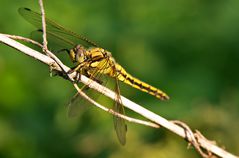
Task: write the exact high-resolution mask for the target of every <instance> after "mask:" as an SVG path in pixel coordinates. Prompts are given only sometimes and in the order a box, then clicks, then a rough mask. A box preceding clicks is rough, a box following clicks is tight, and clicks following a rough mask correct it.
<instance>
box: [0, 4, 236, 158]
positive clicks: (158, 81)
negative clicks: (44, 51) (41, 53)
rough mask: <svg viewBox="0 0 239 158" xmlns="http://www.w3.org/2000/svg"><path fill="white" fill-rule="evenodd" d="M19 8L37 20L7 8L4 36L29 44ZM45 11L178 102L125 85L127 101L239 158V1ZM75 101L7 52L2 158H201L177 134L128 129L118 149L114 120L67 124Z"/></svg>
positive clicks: (1, 23) (60, 83)
mask: <svg viewBox="0 0 239 158" xmlns="http://www.w3.org/2000/svg"><path fill="white" fill-rule="evenodd" d="M19 7H28V8H31V9H33V10H36V11H38V10H39V8H38V3H37V2H34V3H33V2H32V1H30V0H24V1H9V0H1V1H0V32H1V33H8V34H15V35H22V36H25V37H29V33H30V32H31V31H32V30H34V29H35V28H34V27H33V26H32V25H30V24H29V23H27V22H26V21H25V20H24V19H23V18H22V17H21V16H20V15H19V14H18V13H17V9H18V8H19ZM45 9H46V14H47V16H48V17H50V18H51V19H54V21H57V22H58V23H59V24H62V25H63V26H65V27H66V28H69V29H71V30H73V31H74V32H77V33H79V34H83V35H85V36H86V37H88V38H90V39H92V40H94V41H97V43H99V44H100V45H101V46H103V47H104V48H106V49H108V50H110V51H111V52H112V54H113V56H114V57H115V58H116V60H117V61H118V62H119V63H120V64H121V65H123V66H124V67H125V68H126V69H127V71H128V72H130V73H131V74H133V75H134V76H136V77H138V78H140V79H142V80H143V81H146V82H148V83H150V84H152V85H154V86H156V87H159V88H160V89H162V90H164V91H165V92H167V93H168V94H169V95H170V97H171V99H170V101H167V102H161V101H159V100H157V99H155V98H154V97H151V96H149V95H147V94H145V93H142V92H140V91H137V90H135V89H133V88H131V87H129V86H125V85H121V87H122V94H123V95H124V96H126V97H128V98H130V99H131V100H133V101H135V102H137V103H139V104H141V105H144V106H145V107H146V108H148V109H150V110H152V111H154V112H155V113H157V114H160V115H162V116H163V117H165V118H167V119H173V120H175V119H178V120H181V121H184V122H186V123H187V124H188V125H189V126H190V127H192V129H198V130H200V131H201V132H202V133H203V134H204V135H205V136H206V137H207V138H209V139H211V140H215V141H217V143H218V145H219V146H221V147H223V148H226V149H227V150H228V151H230V152H232V153H234V154H237V155H239V135H238V132H239V124H238V120H239V73H238V68H239V44H238V42H239V14H238V10H239V1H237V0H227V1H221V0H217V1H206V0H201V1H199V0H179V1H173V2H172V1H163V0H147V1H146V0H140V1H139V0H132V1H127V0H118V1H116V0H113V1H112V0H101V1H97V0H81V1H77V0H68V1H45ZM66 58H68V57H66ZM74 93H75V91H74V89H73V86H72V85H71V84H70V83H69V82H67V81H65V80H63V79H61V78H60V77H50V76H49V69H48V67H47V66H45V65H43V64H41V63H39V62H37V61H36V60H32V59H31V58H29V57H27V56H25V55H23V54H21V53H19V52H17V51H16V50H14V49H12V48H9V47H7V46H5V45H3V44H0V157H4V158H28V157H29V158H30V157H37V158H52V157H58V158H59V157H68V158H69V157H101V158H103V157H111V158H120V157H128V158H130V157H136V156H137V157H138V158H144V157H150V158H154V157H160V158H164V157H165V158H168V157H169V158H170V157H180V158H184V157H199V156H198V154H197V153H196V152H195V151H194V150H193V149H189V150H188V149H187V143H186V142H185V141H184V140H183V139H181V138H179V137H178V136H176V135H174V134H172V133H171V132H168V131H167V130H165V129H159V130H156V129H151V128H149V127H144V126H141V125H136V124H131V123H128V133H127V144H126V145H125V146H121V145H120V144H119V142H118V140H117V138H116V135H115V132H114V130H113V123H112V116H111V115H109V114H107V113H105V112H103V111H101V110H99V109H97V108H95V107H93V106H92V107H90V108H88V109H87V110H86V111H85V112H84V113H83V114H82V116H80V117H77V118H73V119H72V118H71V119H70V118H68V117H67V115H66V111H67V110H66V107H65V104H66V103H67V102H68V100H69V99H70V98H71V96H73V94H74ZM127 114H128V115H131V116H134V117H139V116H138V115H137V114H135V113H133V112H131V111H129V110H127Z"/></svg>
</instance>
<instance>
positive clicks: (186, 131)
mask: <svg viewBox="0 0 239 158" xmlns="http://www.w3.org/2000/svg"><path fill="white" fill-rule="evenodd" d="M0 42H2V43H5V44H6V45H8V46H10V47H13V48H15V49H17V50H19V52H22V53H24V54H26V55H28V56H31V57H33V58H35V59H37V60H39V61H41V62H42V63H44V64H47V65H49V66H52V67H53V69H54V70H56V71H62V69H61V67H59V66H58V64H57V63H56V62H55V61H54V60H53V59H52V58H50V57H48V56H46V55H44V54H42V53H40V52H37V51H35V50H33V49H31V48H29V47H27V46H25V45H23V44H21V43H19V42H17V41H15V40H13V39H10V38H8V37H7V36H6V35H4V34H0ZM63 69H64V70H66V71H68V70H70V68H69V67H67V66H65V65H63ZM75 76H76V73H72V74H71V75H70V77H71V78H74V77H75ZM80 79H81V82H82V83H84V84H86V85H88V86H89V87H90V88H93V89H94V90H96V91H98V92H100V93H102V94H104V95H105V96H107V97H109V98H111V99H114V100H116V101H117V98H116V97H115V96H116V95H115V93H114V92H113V91H111V90H109V89H108V88H106V87H103V86H102V85H100V84H98V83H97V82H94V81H91V80H90V79H89V78H87V77H85V76H83V75H81V77H80ZM89 83H90V84H89ZM121 101H122V104H123V105H124V106H125V107H127V108H129V109H131V110H133V111H135V112H136V113H138V114H140V115H142V116H144V117H145V118H147V119H149V120H151V121H153V122H155V123H157V124H158V125H160V126H162V127H164V128H166V129H168V130H170V131H171V132H173V133H175V134H177V135H179V136H181V137H183V138H185V139H186V140H187V141H188V142H189V143H191V144H192V145H194V143H195V142H196V144H197V145H198V147H199V148H200V150H201V149H203V150H205V151H207V152H208V153H209V154H207V155H202V156H203V157H209V156H210V154H214V155H217V156H219V157H225V158H237V156H235V155H233V154H231V153H229V152H227V151H225V150H224V149H222V148H220V147H218V146H217V145H216V144H214V143H212V142H211V141H209V140H207V139H206V138H205V137H203V136H202V135H201V133H199V132H198V131H196V132H195V133H192V131H191V130H190V128H189V127H188V126H186V127H187V128H185V126H184V125H186V124H184V123H183V125H182V124H181V125H178V123H174V122H172V121H169V120H167V119H165V118H163V117H161V116H159V115H157V114H155V113H153V112H151V111H149V110H147V109H145V108H144V107H142V106H140V105H138V104H136V103H134V102H132V101H130V100H129V99H127V98H125V97H123V96H121ZM112 114H114V112H112ZM122 117H124V116H122ZM126 117H127V116H126ZM192 141H193V142H192ZM194 146H195V145H194Z"/></svg>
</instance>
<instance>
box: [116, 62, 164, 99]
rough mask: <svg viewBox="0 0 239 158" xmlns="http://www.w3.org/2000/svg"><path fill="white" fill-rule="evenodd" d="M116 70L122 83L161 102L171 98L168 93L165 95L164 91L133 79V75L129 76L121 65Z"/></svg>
mask: <svg viewBox="0 0 239 158" xmlns="http://www.w3.org/2000/svg"><path fill="white" fill-rule="evenodd" d="M116 69H117V78H118V79H119V80H120V81H122V82H124V83H126V84H128V85H130V86H132V87H134V88H136V89H139V90H141V91H143V92H146V93H149V94H151V95H153V96H155V97H157V98H159V99H161V100H168V99H169V96H168V95H167V94H166V93H164V92H163V91H161V90H159V89H158V88H155V87H153V86H151V85H149V84H147V83H145V82H143V81H140V80H139V79H137V78H135V77H133V76H132V75H130V74H128V73H127V72H126V71H125V69H124V68H123V67H122V66H120V65H119V64H117V65H116Z"/></svg>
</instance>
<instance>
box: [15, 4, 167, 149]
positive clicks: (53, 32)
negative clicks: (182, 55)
mask: <svg viewBox="0 0 239 158" xmlns="http://www.w3.org/2000/svg"><path fill="white" fill-rule="evenodd" d="M19 13H20V15H21V16H22V17H23V18H24V19H26V20H27V21H28V22H30V23H31V24H33V25H34V26H36V27H37V28H38V29H40V30H41V28H42V23H41V14H39V13H37V12H34V11H32V10H30V9H28V8H19ZM46 27H47V35H48V36H52V37H54V38H55V39H56V40H57V41H59V42H64V43H65V44H67V45H68V48H66V49H65V50H67V52H68V54H69V56H70V58H71V60H72V62H73V63H76V66H75V67H74V68H73V69H72V71H76V72H79V73H81V74H84V75H86V76H88V77H89V78H91V79H93V80H95V81H97V82H101V80H102V79H101V76H102V75H106V76H109V77H111V78H113V79H114V81H115V85H116V88H115V92H116V94H117V95H118V96H119V95H120V89H119V81H121V82H123V83H126V84H128V85H130V86H132V87H134V88H136V89H138V90H141V91H143V92H146V93H148V94H150V95H153V96H155V97H156V98H158V99H161V100H167V99H169V97H168V95H167V94H166V93H164V92H162V91H161V90H159V89H157V88H155V87H153V86H151V85H149V84H147V83H145V82H142V81H140V80H139V79H137V78H135V77H133V76H132V75H130V74H129V73H127V72H126V71H125V69H124V68H123V67H122V66H121V65H119V64H118V63H117V62H116V61H115V59H114V58H113V57H112V55H111V53H110V52H109V51H107V50H105V49H103V48H101V47H99V46H98V45H97V44H96V43H95V42H92V41H90V40H88V39H87V38H85V37H83V36H81V35H78V34H76V33H74V32H72V31H70V30H68V29H65V28H64V27H62V26H60V25H58V24H57V23H55V22H53V21H52V20H50V19H46ZM85 87H86V86H84V87H83V88H82V89H84V90H86V89H87V88H85ZM76 96H77V95H76ZM117 98H120V97H117ZM113 109H114V110H115V111H116V112H118V113H121V114H123V115H124V108H123V106H122V105H121V104H120V100H119V101H116V102H115V104H114V107H113ZM113 120H114V127H115V131H116V134H117V137H118V139H119V141H120V143H121V144H122V145H124V144H125V143H126V124H125V120H124V119H122V118H120V117H117V116H114V119H113Z"/></svg>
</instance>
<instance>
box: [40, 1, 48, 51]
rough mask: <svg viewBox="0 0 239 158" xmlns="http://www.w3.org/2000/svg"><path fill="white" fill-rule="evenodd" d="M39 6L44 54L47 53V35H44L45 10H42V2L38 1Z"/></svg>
mask: <svg viewBox="0 0 239 158" xmlns="http://www.w3.org/2000/svg"><path fill="white" fill-rule="evenodd" d="M38 3H39V5H40V9H41V17H42V32H43V33H42V38H43V48H42V49H43V51H44V52H45V53H47V50H48V48H47V38H46V36H47V34H46V17H45V10H44V6H43V1H42V0H39V1H38Z"/></svg>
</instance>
